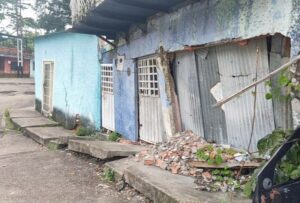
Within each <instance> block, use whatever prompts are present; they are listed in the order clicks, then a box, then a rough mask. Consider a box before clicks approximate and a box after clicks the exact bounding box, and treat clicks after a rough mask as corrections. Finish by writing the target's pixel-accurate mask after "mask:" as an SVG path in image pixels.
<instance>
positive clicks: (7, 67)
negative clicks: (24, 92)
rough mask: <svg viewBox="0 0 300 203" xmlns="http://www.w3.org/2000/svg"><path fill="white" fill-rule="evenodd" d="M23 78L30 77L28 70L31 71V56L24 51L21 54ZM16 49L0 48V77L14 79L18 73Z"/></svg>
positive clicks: (30, 53)
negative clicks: (22, 57) (22, 58)
mask: <svg viewBox="0 0 300 203" xmlns="http://www.w3.org/2000/svg"><path fill="white" fill-rule="evenodd" d="M23 56H24V61H23V76H24V77H29V76H30V69H33V67H31V65H33V54H32V52H29V51H25V52H24V53H23ZM17 70H18V59H17V49H16V48H8V47H0V77H16V76H17V74H18V72H17Z"/></svg>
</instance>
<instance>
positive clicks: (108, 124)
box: [101, 64, 115, 131]
mask: <svg viewBox="0 0 300 203" xmlns="http://www.w3.org/2000/svg"><path fill="white" fill-rule="evenodd" d="M101 79H102V84H101V85H102V126H103V127H104V128H106V129H108V130H111V131H114V130H115V109H114V89H113V65H112V64H102V65H101Z"/></svg>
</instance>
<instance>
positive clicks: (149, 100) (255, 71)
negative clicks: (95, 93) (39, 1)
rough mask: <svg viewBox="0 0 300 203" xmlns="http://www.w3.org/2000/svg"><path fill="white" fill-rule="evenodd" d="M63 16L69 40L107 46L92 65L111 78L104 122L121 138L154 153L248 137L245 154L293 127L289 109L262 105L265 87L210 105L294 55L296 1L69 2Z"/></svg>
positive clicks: (283, 104) (243, 141)
mask: <svg viewBox="0 0 300 203" xmlns="http://www.w3.org/2000/svg"><path fill="white" fill-rule="evenodd" d="M71 9H72V15H73V24H74V26H73V31H74V32H80V33H90V34H96V35H99V36H102V35H105V36H106V37H107V39H114V43H115V49H114V50H113V51H110V52H106V53H104V55H103V61H102V63H103V64H104V66H107V65H108V64H110V66H111V69H110V71H111V74H112V75H111V78H112V81H111V84H112V89H111V94H113V97H112V98H113V100H114V101H113V103H112V102H110V104H111V105H112V106H114V108H113V111H109V112H108V114H113V118H114V119H113V120H114V130H116V131H117V132H119V133H121V134H122V135H124V136H125V137H127V138H130V139H132V140H138V139H140V140H144V141H146V142H151V143H157V142H163V141H166V140H168V139H169V138H170V137H171V136H173V135H174V134H175V133H176V132H178V131H182V130H192V131H193V132H194V133H196V134H198V135H199V136H201V137H204V138H206V139H207V140H208V141H211V142H217V143H226V144H232V145H233V146H235V147H241V148H247V147H248V145H249V140H250V137H253V139H252V140H251V142H250V147H251V149H252V150H255V148H256V143H257V141H258V140H259V139H260V138H262V137H264V136H265V135H267V134H269V133H271V132H272V131H273V130H274V129H275V128H284V129H289V128H291V127H292V125H293V122H294V123H295V122H296V121H295V120H294V121H293V120H292V108H291V103H290V102H289V101H288V102H287V101H282V100H275V99H273V100H267V99H266V98H265V95H266V94H267V93H268V92H270V88H269V87H268V86H266V85H265V84H259V85H257V87H256V88H253V89H252V90H251V91H249V92H247V93H245V94H243V95H241V96H240V97H237V98H236V99H234V100H232V101H230V102H228V103H226V104H224V105H223V106H222V107H217V108H213V107H212V105H213V104H215V103H216V102H217V101H219V100H221V99H222V98H225V97H227V96H230V95H231V94H233V93H235V92H236V91H238V90H239V89H241V88H243V87H245V86H247V85H248V84H250V83H252V82H253V81H255V80H257V79H259V78H261V77H263V76H265V75H267V74H268V73H270V72H271V71H272V70H274V69H276V68H278V67H279V66H280V65H282V64H284V63H285V62H286V61H288V60H289V59H290V58H292V57H294V56H296V55H297V54H298V53H299V48H300V46H299V34H300V32H299V22H300V21H299V19H300V8H299V2H298V1H297V0H292V1H287V0H276V1H274V0H253V1H237V0H214V1H209V0H201V1H192V2H191V1H184V0H176V1H163V2H162V1H156V0H155V1H151V2H148V1H135V0H129V1H126V2H121V1H112V0H104V1H99V2H98V3H96V4H93V3H91V4H82V3H81V2H80V1H76V0H73V1H71ZM107 11H109V12H107ZM104 66H103V67H104ZM102 69H103V68H102ZM276 80H277V79H276V77H274V78H271V83H272V84H273V85H276Z"/></svg>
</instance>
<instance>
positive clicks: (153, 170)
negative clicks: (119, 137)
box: [105, 159, 252, 203]
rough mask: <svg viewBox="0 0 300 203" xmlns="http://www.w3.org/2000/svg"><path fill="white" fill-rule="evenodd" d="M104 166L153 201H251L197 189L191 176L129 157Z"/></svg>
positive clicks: (188, 202)
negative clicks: (176, 173)
mask: <svg viewBox="0 0 300 203" xmlns="http://www.w3.org/2000/svg"><path fill="white" fill-rule="evenodd" d="M105 166H106V167H108V168H110V169H111V170H113V171H115V174H116V178H117V180H118V179H120V178H122V179H124V180H125V182H126V183H128V184H129V185H130V186H132V187H134V188H135V189H136V190H138V191H139V192H141V193H142V194H144V195H145V196H147V197H148V198H150V199H151V200H153V201H154V202H155V203H164V202H176V203H183V202H184V203H185V202H186V203H221V202H226V203H227V202H228V203H251V202H252V201H251V200H250V199H243V198H240V197H231V196H230V195H229V194H226V193H221V192H218V193H210V192H203V191H197V190H196V189H195V187H196V184H195V183H194V179H193V178H191V177H187V176H181V175H174V174H171V173H170V172H168V171H164V170H161V169H160V168H157V167H154V166H145V165H143V164H142V163H139V162H135V161H133V160H132V159H121V160H117V161H112V162H108V163H106V164H105Z"/></svg>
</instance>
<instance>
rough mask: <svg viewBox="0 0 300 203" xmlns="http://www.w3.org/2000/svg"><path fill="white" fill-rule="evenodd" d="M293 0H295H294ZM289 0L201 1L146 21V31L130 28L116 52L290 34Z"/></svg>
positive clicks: (134, 54)
mask: <svg viewBox="0 0 300 203" xmlns="http://www.w3.org/2000/svg"><path fill="white" fill-rule="evenodd" d="M294 1H295V0H294ZM292 10H293V1H291V0H203V1H200V2H196V3H193V4H190V5H188V6H185V7H183V8H180V9H178V10H176V11H174V12H171V13H169V14H158V15H157V16H153V17H151V18H150V19H149V21H148V22H147V33H146V34H145V33H143V32H142V31H141V30H140V29H139V28H137V27H134V26H133V27H132V28H131V31H130V37H129V38H130V39H129V43H128V42H127V43H126V40H125V39H124V38H119V46H120V48H119V49H120V52H121V53H123V52H125V51H126V54H127V56H128V57H129V58H136V57H141V56H145V55H148V54H153V53H154V52H155V50H157V49H158V48H159V47H160V46H162V47H163V48H164V50H166V51H171V52H173V51H179V50H183V49H184V46H185V45H188V46H195V45H206V44H215V43H220V42H226V41H228V40H232V39H249V38H253V37H257V36H261V35H267V34H275V33H281V34H282V35H285V36H289V35H290V27H291V23H292Z"/></svg>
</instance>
